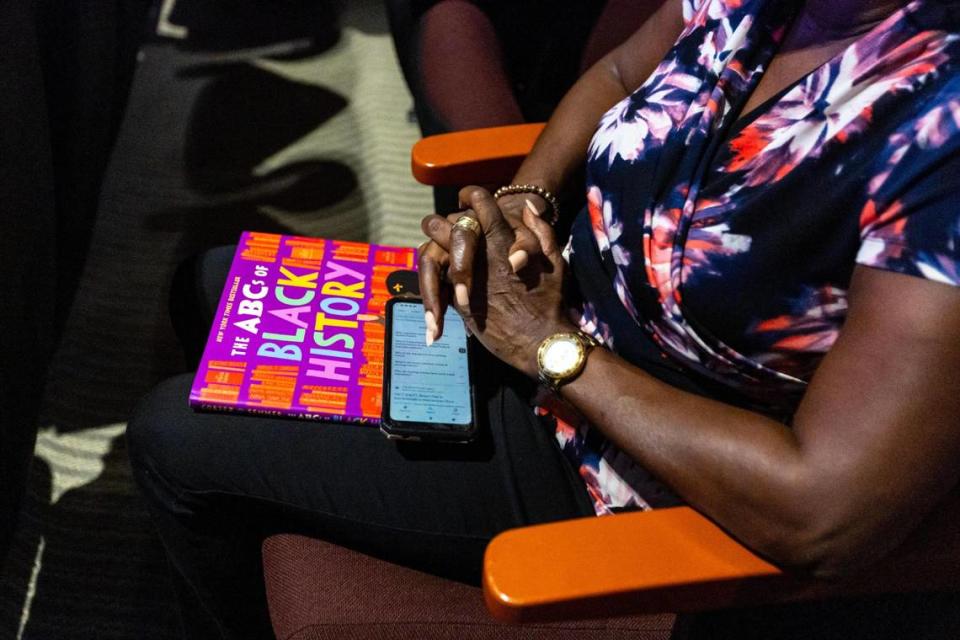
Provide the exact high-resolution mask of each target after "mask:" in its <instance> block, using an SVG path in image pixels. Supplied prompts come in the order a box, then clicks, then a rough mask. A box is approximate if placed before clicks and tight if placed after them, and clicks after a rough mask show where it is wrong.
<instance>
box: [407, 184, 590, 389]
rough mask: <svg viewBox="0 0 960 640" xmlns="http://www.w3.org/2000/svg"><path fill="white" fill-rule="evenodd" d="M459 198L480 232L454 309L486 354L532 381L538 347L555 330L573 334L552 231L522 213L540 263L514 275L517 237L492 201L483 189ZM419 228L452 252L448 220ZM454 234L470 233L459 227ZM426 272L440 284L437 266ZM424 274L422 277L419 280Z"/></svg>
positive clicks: (469, 190) (436, 219)
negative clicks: (536, 242) (464, 287)
mask: <svg viewBox="0 0 960 640" xmlns="http://www.w3.org/2000/svg"><path fill="white" fill-rule="evenodd" d="M460 199H461V201H462V202H465V203H467V204H468V205H469V206H470V210H469V211H467V212H466V213H465V214H464V215H468V216H472V217H475V218H476V219H477V221H478V222H479V223H480V227H481V231H482V233H481V234H479V236H478V237H477V238H476V241H477V242H476V245H475V248H474V249H473V251H474V255H472V256H470V258H471V259H470V260H469V264H472V267H473V272H472V274H471V277H470V279H469V281H470V288H469V290H468V291H466V292H463V293H466V295H465V296H464V295H462V294H461V295H454V296H453V301H454V305H455V306H456V309H457V311H459V312H460V315H461V316H463V318H464V320H465V321H466V323H467V327H468V328H469V329H470V331H471V332H472V333H473V334H474V335H475V336H476V337H477V339H478V340H480V342H481V343H482V344H483V345H484V347H486V348H487V350H489V351H490V352H491V353H493V354H494V355H495V356H497V357H498V358H500V359H501V360H503V361H504V362H506V363H507V364H510V365H512V366H513V367H515V368H517V369H519V370H521V371H523V372H525V373H526V374H528V375H530V376H533V377H535V376H536V375H537V362H536V352H537V347H538V346H539V345H540V342H541V341H542V340H543V339H544V338H545V337H547V336H549V335H551V334H554V333H557V332H559V331H574V330H576V327H575V326H574V325H573V323H572V322H571V321H570V320H569V318H568V317H567V312H566V308H565V307H564V304H563V299H562V297H563V276H564V269H565V266H566V265H565V263H564V260H563V257H562V256H561V255H560V250H559V248H558V247H557V244H556V239H555V238H554V235H553V229H552V228H551V227H550V225H549V224H547V222H546V221H544V220H543V219H541V218H539V217H538V216H536V215H535V214H534V213H533V212H531V211H526V210H525V211H524V212H523V222H524V224H525V225H526V226H527V228H529V229H530V230H531V231H533V233H534V234H535V235H536V236H537V239H538V240H539V242H540V246H541V249H542V254H541V255H538V256H535V259H536V260H538V261H539V263H538V264H530V265H527V267H526V268H524V269H522V270H520V272H519V273H515V272H514V270H513V267H512V265H511V264H510V262H509V260H508V252H509V250H510V248H511V246H513V244H514V243H515V241H516V235H515V233H514V230H513V229H512V228H511V226H510V225H509V224H508V223H507V221H506V220H505V219H504V216H503V213H502V212H501V211H500V208H499V207H498V206H497V203H496V201H495V200H494V199H493V197H492V196H491V195H490V193H489V192H487V191H486V190H485V189H482V188H480V187H473V186H471V187H465V188H464V189H463V190H461V192H460ZM423 228H424V230H425V231H426V232H427V234H428V235H429V236H430V237H431V239H432V240H433V242H435V243H436V244H437V245H439V246H440V247H442V248H443V249H444V250H448V251H449V250H450V243H451V237H452V235H453V234H452V231H453V229H452V228H451V226H450V224H449V222H448V221H447V220H446V219H444V218H442V217H440V216H430V217H428V218H426V219H425V220H424V224H423ZM456 232H457V233H459V234H464V233H466V234H470V233H473V232H471V231H469V230H466V229H461V228H459V227H458V228H456ZM423 267H424V263H423V261H421V268H423ZM427 268H434V269H437V270H438V273H436V274H431V278H430V279H434V278H436V280H439V279H440V277H441V276H442V274H441V273H439V269H441V268H442V267H441V266H440V265H438V264H435V263H432V264H428V265H427ZM424 275H425V274H421V278H422V279H423V278H424ZM436 280H434V281H436ZM425 304H427V306H428V310H431V309H430V308H429V307H430V301H428V300H425Z"/></svg>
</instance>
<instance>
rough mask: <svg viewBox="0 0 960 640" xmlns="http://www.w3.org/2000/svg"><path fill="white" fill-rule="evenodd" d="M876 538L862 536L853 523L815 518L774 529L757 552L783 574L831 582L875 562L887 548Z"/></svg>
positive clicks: (851, 520) (845, 519)
mask: <svg viewBox="0 0 960 640" xmlns="http://www.w3.org/2000/svg"><path fill="white" fill-rule="evenodd" d="M877 538H879V536H870V535H865V532H864V531H863V530H862V529H861V528H860V527H858V526H857V521H856V520H855V519H852V518H841V517H833V518H831V517H819V518H815V519H810V520H806V521H805V522H803V523H802V524H798V525H793V526H785V527H778V528H776V531H775V533H773V534H772V535H768V536H767V537H766V540H764V542H763V544H762V548H761V549H760V551H761V553H762V554H763V555H765V556H766V557H767V558H768V559H769V560H770V561H771V562H773V563H774V564H776V565H777V566H779V567H780V568H782V569H783V570H784V571H787V572H789V573H792V574H796V575H798V576H803V577H808V578H813V579H817V580H825V581H831V582H835V581H840V580H843V579H845V578H847V577H849V576H852V575H854V574H857V573H859V572H860V571H863V570H864V569H866V568H867V567H869V566H870V564H871V563H872V562H873V561H875V560H876V559H877V557H878V555H879V554H880V553H882V552H883V550H884V549H886V548H887V545H888V544H889V540H887V541H881V540H878V539H877ZM884 542H886V544H884Z"/></svg>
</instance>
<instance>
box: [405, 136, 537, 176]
mask: <svg viewBox="0 0 960 640" xmlns="http://www.w3.org/2000/svg"><path fill="white" fill-rule="evenodd" d="M544 126H545V125H544V124H543V123H536V124H518V125H511V126H508V127H490V128H487V129H471V130H469V131H457V132H454V133H444V134H441V135H436V136H429V137H427V138H423V139H421V140H420V141H419V142H417V143H416V144H415V145H413V151H412V152H411V154H410V162H411V166H412V169H413V176H414V178H416V179H417V181H418V182H421V183H423V184H429V185H466V184H493V183H505V182H507V181H509V180H510V179H511V178H512V177H513V174H514V173H516V171H517V169H518V168H519V167H520V164H521V163H522V162H523V159H524V158H525V157H526V156H527V154H529V153H530V149H532V148H533V143H534V142H536V140H537V137H538V136H539V135H540V132H541V131H543V127H544Z"/></svg>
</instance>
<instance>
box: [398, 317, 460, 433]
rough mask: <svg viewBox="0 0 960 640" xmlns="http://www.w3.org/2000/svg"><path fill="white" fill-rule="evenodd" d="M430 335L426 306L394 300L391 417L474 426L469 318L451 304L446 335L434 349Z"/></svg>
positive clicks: (399, 420) (445, 325) (419, 421)
mask: <svg viewBox="0 0 960 640" xmlns="http://www.w3.org/2000/svg"><path fill="white" fill-rule="evenodd" d="M425 334H426V324H425V322H424V319H423V305H422V304H420V303H419V302H406V301H396V302H394V303H393V308H392V322H391V333H390V372H389V376H388V378H389V396H388V397H389V407H388V417H389V420H390V421H392V422H411V423H425V424H440V425H462V426H464V427H466V426H469V425H472V423H473V410H472V409H473V403H472V401H471V393H470V363H469V360H468V356H467V331H466V327H465V326H464V324H463V320H462V319H461V318H460V316H459V315H458V314H457V312H456V311H455V310H453V309H450V308H448V309H447V312H446V315H445V316H444V323H443V335H442V336H441V337H440V339H439V340H437V341H436V342H434V343H433V344H432V345H431V346H429V347H428V346H427V345H426V342H425V340H424V337H425Z"/></svg>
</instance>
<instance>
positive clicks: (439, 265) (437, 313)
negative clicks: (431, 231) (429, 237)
mask: <svg viewBox="0 0 960 640" xmlns="http://www.w3.org/2000/svg"><path fill="white" fill-rule="evenodd" d="M447 261H448V254H447V252H446V251H445V250H444V249H443V248H442V247H440V246H439V245H437V244H436V243H434V242H432V241H431V242H427V243H426V244H424V245H423V246H422V247H421V251H420V257H419V278H420V297H421V298H423V309H424V313H423V318H424V322H425V323H426V325H427V328H426V334H425V336H424V339H425V340H426V343H427V346H428V347H429V346H430V345H431V344H433V342H434V341H435V340H437V339H438V338H439V337H440V336H441V335H443V314H444V312H445V311H446V304H445V296H444V294H443V288H444V285H443V270H444V269H445V268H446V265H447Z"/></svg>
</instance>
